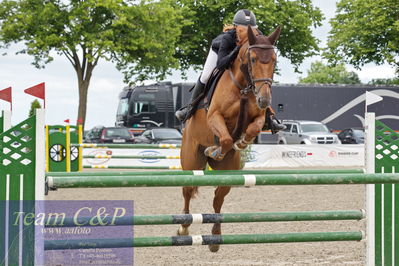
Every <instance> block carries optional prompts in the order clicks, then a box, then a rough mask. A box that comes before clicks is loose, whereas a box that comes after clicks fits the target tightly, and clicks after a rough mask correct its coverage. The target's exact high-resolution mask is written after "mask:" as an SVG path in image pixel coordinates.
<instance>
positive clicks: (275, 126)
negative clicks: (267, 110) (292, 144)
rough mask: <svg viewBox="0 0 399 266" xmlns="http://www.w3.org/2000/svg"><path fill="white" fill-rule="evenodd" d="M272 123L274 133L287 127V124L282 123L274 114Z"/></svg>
mask: <svg viewBox="0 0 399 266" xmlns="http://www.w3.org/2000/svg"><path fill="white" fill-rule="evenodd" d="M272 124H273V127H272V128H273V131H274V133H276V132H278V131H280V130H284V129H286V128H287V126H286V125H284V124H281V123H280V121H278V120H277V119H276V118H275V117H274V116H273V118H272Z"/></svg>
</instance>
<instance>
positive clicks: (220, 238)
mask: <svg viewBox="0 0 399 266" xmlns="http://www.w3.org/2000/svg"><path fill="white" fill-rule="evenodd" d="M363 237H364V233H363V232H362V231H353V232H314V233H285V234H253V235H249V234H242V235H203V236H201V235H199V236H173V237H138V238H134V239H132V238H120V239H84V240H83V239H68V240H46V241H45V242H44V249H45V250H61V249H93V248H126V247H161V246H192V245H219V244H222V245H231V244H233V245H234V244H263V243H289V242H321V241H323V242H325V241H360V240H362V239H363Z"/></svg>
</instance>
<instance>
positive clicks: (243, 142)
mask: <svg viewBox="0 0 399 266" xmlns="http://www.w3.org/2000/svg"><path fill="white" fill-rule="evenodd" d="M264 125H265V113H263V114H262V115H260V116H257V117H256V118H255V120H254V121H253V122H252V123H251V124H249V125H248V128H247V130H246V131H245V134H244V135H243V136H242V137H241V138H240V139H239V140H237V141H236V142H234V145H233V148H234V149H235V150H236V151H241V150H243V149H245V148H246V147H247V146H248V144H251V143H252V142H253V141H254V139H255V138H256V137H257V136H258V135H259V133H260V132H261V130H262V128H263V126H264Z"/></svg>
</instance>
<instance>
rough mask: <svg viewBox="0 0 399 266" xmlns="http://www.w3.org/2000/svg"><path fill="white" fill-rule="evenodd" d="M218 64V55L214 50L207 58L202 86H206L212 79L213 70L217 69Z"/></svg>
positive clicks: (202, 76) (202, 75)
mask: <svg viewBox="0 0 399 266" xmlns="http://www.w3.org/2000/svg"><path fill="white" fill-rule="evenodd" d="M217 62H218V54H217V53H216V52H215V51H213V50H212V48H211V49H210V51H209V54H208V57H207V58H206V61H205V65H204V70H203V71H202V74H201V77H200V81H201V83H202V84H206V83H207V82H208V79H209V78H210V76H211V74H212V72H213V70H214V69H215V68H216V64H217Z"/></svg>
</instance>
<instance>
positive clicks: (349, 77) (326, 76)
mask: <svg viewBox="0 0 399 266" xmlns="http://www.w3.org/2000/svg"><path fill="white" fill-rule="evenodd" d="M299 83H312V84H316V83H318V84H360V83H361V82H360V79H359V77H358V75H357V74H356V73H355V72H353V71H350V72H348V71H347V70H346V69H345V65H344V64H338V65H335V66H328V65H324V64H323V63H322V62H321V61H316V62H313V63H312V64H311V65H310V70H308V75H307V77H304V78H301V79H300V80H299Z"/></svg>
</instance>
